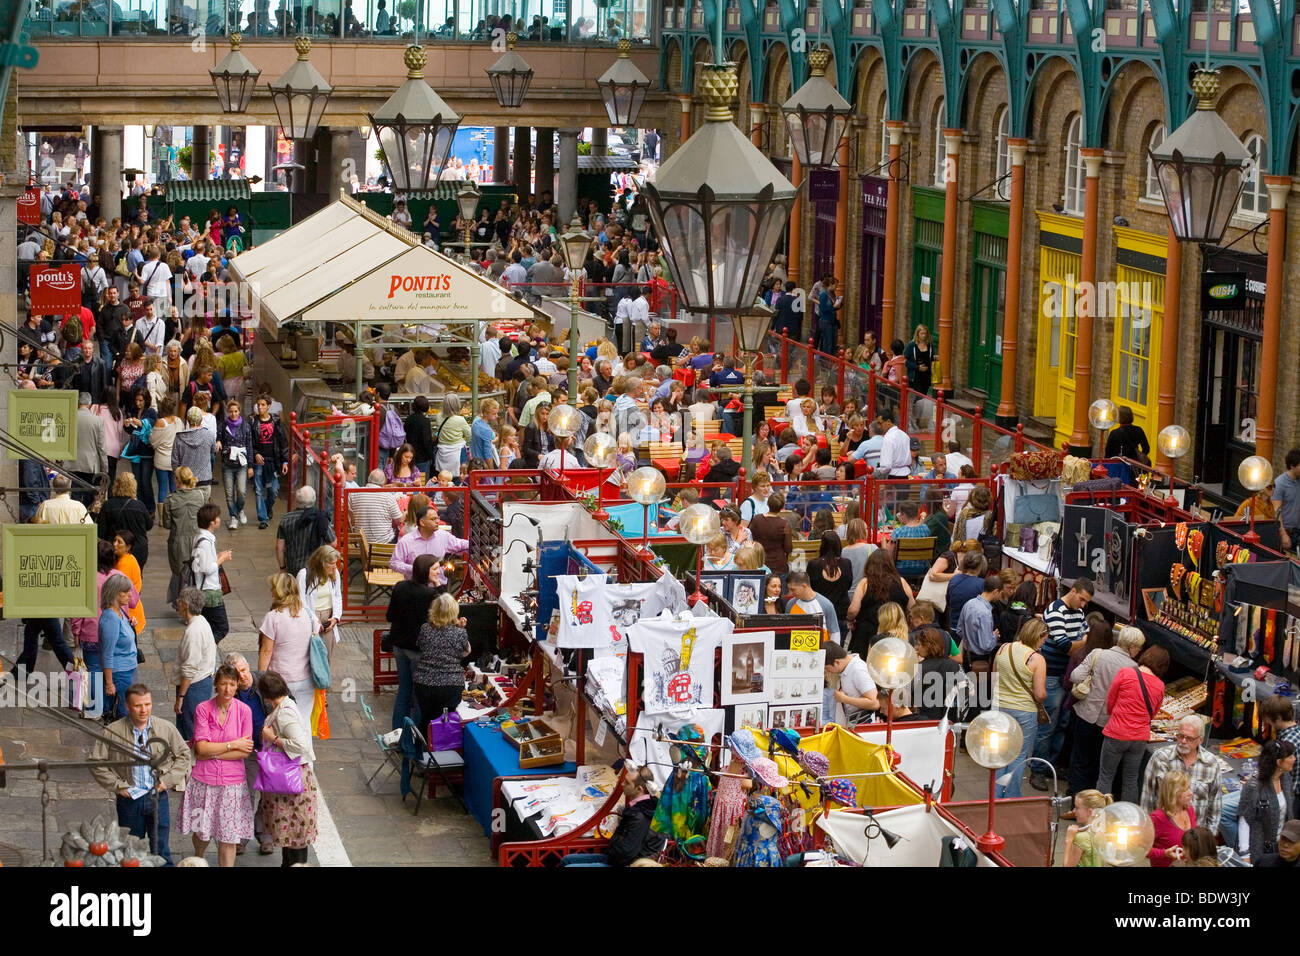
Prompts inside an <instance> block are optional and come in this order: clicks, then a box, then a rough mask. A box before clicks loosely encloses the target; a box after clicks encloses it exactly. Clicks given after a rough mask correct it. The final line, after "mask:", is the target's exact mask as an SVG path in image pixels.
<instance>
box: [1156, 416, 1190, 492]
mask: <svg viewBox="0 0 1300 956" xmlns="http://www.w3.org/2000/svg"><path fill="white" fill-rule="evenodd" d="M1156 450H1157V451H1159V452H1160V454H1162V455H1163V456H1164V457H1166V458H1168V459H1169V497H1168V498H1166V499H1165V503H1166V504H1168V505H1171V506H1176V505H1177V504H1178V499H1177V498H1175V497H1174V464H1175V463H1176V462H1177V461H1178V459H1179V458H1182V457H1183V456H1184V455H1186V454H1187V453H1188V452H1189V451H1191V450H1192V436H1191V435H1189V434H1187V429H1186V428H1184V427H1183V426H1182V425H1166V426H1165V427H1164V428H1162V429H1160V433H1159V434H1158V435H1156Z"/></svg>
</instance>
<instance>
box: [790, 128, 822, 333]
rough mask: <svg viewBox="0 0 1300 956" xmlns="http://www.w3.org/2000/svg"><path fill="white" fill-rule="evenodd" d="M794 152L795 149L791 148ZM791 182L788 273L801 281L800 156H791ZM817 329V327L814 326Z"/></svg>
mask: <svg viewBox="0 0 1300 956" xmlns="http://www.w3.org/2000/svg"><path fill="white" fill-rule="evenodd" d="M791 152H793V150H791ZM790 182H791V183H793V184H794V188H795V194H794V205H793V206H791V207H790V240H789V242H788V243H787V246H788V247H789V254H788V256H787V258H788V259H789V260H790V261H789V263H787V264H786V267H785V271H786V275H788V276H789V277H790V281H791V282H798V281H799V229H800V226H801V225H802V224H803V223H802V220H803V166H801V165H800V164H799V157H798V156H791V157H790ZM814 331H815V328H814Z"/></svg>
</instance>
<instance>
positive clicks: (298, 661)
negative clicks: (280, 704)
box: [257, 572, 320, 714]
mask: <svg viewBox="0 0 1300 956" xmlns="http://www.w3.org/2000/svg"><path fill="white" fill-rule="evenodd" d="M318 630H320V620H319V619H318V618H317V617H316V615H315V614H313V613H312V612H311V611H310V610H309V609H307V608H304V607H303V606H302V595H301V593H300V592H299V590H298V582H297V581H296V580H294V579H293V578H291V577H290V576H289V575H287V574H285V573H284V572H280V573H279V574H273V575H271V610H270V611H268V612H267V615H266V617H264V618H262V623H261V624H260V625H258V631H260V632H261V640H260V642H259V645H258V650H257V669H258V670H259V671H268V670H272V671H275V672H276V673H277V674H279V675H280V677H281V678H283V679H284V682H285V683H286V684H288V685H289V695H290V696H291V697H292V698H293V699H294V703H296V704H297V705H298V709H299V710H300V711H302V712H303V713H304V714H310V713H311V709H312V705H313V704H315V702H316V685H315V684H313V683H312V680H311V636H312V635H313V634H314V633H316V632H317V631H318Z"/></svg>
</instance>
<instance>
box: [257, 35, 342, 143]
mask: <svg viewBox="0 0 1300 956" xmlns="http://www.w3.org/2000/svg"><path fill="white" fill-rule="evenodd" d="M293 48H294V49H295V50H297V51H298V59H297V61H296V62H295V63H294V64H293V66H291V67H289V69H287V70H285V71H284V74H283V75H282V76H281V77H280V78H279V79H278V80H276V81H275V82H274V83H269V84H267V85H268V86H269V87H270V90H271V102H272V103H274V104H275V114H276V116H278V117H279V119H280V128H281V129H282V130H284V135H285V136H286V137H287V138H289V139H293V140H299V139H311V138H312V137H313V136H315V135H316V129H317V127H319V126H320V121H321V117H322V116H323V115H324V114H325V104H326V103H328V102H329V98H330V94H331V93H333V92H334V88H333V87H331V86H330V85H329V84H328V83H326V82H325V77H323V76H321V75H320V73H319V72H318V71H317V69H316V67H314V66H312V65H311V63H310V62H309V61H308V59H307V55H308V54H309V53H310V52H311V40H310V39H309V38H308V37H298V39H296V40H294V41H293Z"/></svg>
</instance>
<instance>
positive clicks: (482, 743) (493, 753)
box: [465, 723, 578, 835]
mask: <svg viewBox="0 0 1300 956" xmlns="http://www.w3.org/2000/svg"><path fill="white" fill-rule="evenodd" d="M577 769H578V767H577V765H576V764H573V763H565V764H553V765H552V766H549V767H537V768H535V769H533V770H521V769H519V751H518V750H516V749H515V748H514V746H513V745H512V744H511V743H510V742H509V741H508V740H506V739H505V738H504V737H503V736H502V734H501V731H500V730H499V729H498V728H497V727H496V726H495V725H493V726H491V727H482V726H480V725H479V724H477V723H473V724H466V725H465V806H467V807H468V808H469V812H470V814H471V815H472V816H473V817H474V819H475V820H477V821H478V822H479V826H481V827H482V828H483V833H484V834H485V835H490V834H491V833H492V783H493V781H494V780H496V778H497V777H517V776H520V775H527V776H535V777H558V776H562V775H564V774H572V773H574V772H576V771H577Z"/></svg>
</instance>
